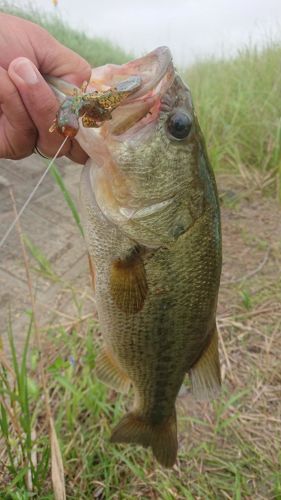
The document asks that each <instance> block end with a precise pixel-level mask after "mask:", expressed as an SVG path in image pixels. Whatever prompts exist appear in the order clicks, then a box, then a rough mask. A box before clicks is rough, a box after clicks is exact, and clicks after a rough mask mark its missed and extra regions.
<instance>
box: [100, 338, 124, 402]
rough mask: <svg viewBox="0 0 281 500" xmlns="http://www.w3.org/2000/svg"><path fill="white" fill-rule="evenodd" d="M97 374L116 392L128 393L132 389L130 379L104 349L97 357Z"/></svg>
mask: <svg viewBox="0 0 281 500" xmlns="http://www.w3.org/2000/svg"><path fill="white" fill-rule="evenodd" d="M96 374H97V377H98V378H99V379H100V380H101V381H102V382H104V384H106V385H108V386H109V387H112V389H115V390H116V391H119V392H125V393H126V392H128V390H129V388H130V384H131V382H130V379H129V378H128V376H127V374H126V373H125V372H124V370H122V368H121V367H120V365H119V364H118V362H117V361H116V359H115V358H114V356H113V354H111V353H110V351H109V350H108V349H106V348H103V349H102V351H101V352H100V354H99V355H98V357H97V360H96Z"/></svg>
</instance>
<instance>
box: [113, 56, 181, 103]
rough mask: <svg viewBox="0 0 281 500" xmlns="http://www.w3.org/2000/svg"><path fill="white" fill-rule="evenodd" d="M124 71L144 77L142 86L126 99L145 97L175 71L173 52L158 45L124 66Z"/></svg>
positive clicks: (127, 101)
mask: <svg viewBox="0 0 281 500" xmlns="http://www.w3.org/2000/svg"><path fill="white" fill-rule="evenodd" d="M123 70H124V73H126V72H127V71H128V75H138V76H140V78H141V79H142V85H141V88H140V89H139V90H138V91H136V92H134V93H133V94H132V95H131V96H129V97H128V98H127V99H126V103H129V102H132V101H135V100H136V99H138V98H140V97H144V96H145V95H146V94H148V93H149V92H150V91H152V90H153V89H155V88H156V87H157V86H158V85H159V83H160V82H161V81H162V80H163V78H164V77H165V76H167V74H168V75H170V74H171V73H174V67H173V60H172V54H171V52H170V49H169V48H168V47H166V46H162V47H158V48H156V49H155V50H153V51H152V52H149V53H148V54H147V55H145V56H143V57H140V58H138V59H136V60H134V61H130V62H129V63H127V64H126V65H124V66H123Z"/></svg>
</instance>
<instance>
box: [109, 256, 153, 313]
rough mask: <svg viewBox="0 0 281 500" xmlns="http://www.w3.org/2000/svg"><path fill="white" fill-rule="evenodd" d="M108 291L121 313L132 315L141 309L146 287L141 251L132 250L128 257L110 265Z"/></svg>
mask: <svg viewBox="0 0 281 500" xmlns="http://www.w3.org/2000/svg"><path fill="white" fill-rule="evenodd" d="M110 291H111V296H112V298H113V300H114V302H115V303H116V305H117V307H118V308H119V309H121V311H123V312H125V313H128V314H133V313H136V312H138V311H140V310H141V309H142V307H143V304H144V301H145V297H146V295H147V291H148V287H147V281H146V272H145V267H144V263H143V259H142V255H141V251H139V250H138V249H134V250H133V251H132V252H131V254H130V255H129V256H127V257H125V258H124V259H117V260H115V261H114V262H113V263H112V267H111V275H110Z"/></svg>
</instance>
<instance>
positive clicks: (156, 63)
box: [76, 47, 222, 468]
mask: <svg viewBox="0 0 281 500" xmlns="http://www.w3.org/2000/svg"><path fill="white" fill-rule="evenodd" d="M136 76H137V77H138V78H139V82H140V83H139V85H138V88H137V89H136V90H135V91H134V92H133V93H132V94H131V95H128V96H127V98H126V99H125V100H123V101H122V102H121V103H120V105H119V106H118V107H116V109H114V110H113V112H112V114H111V117H110V119H109V120H107V121H104V122H103V123H102V124H101V126H100V127H99V128H85V127H83V126H82V124H81V126H80V127H79V131H78V133H77V136H76V139H77V140H78V142H79V143H80V145H81V147H82V148H83V149H84V150H85V151H86V152H87V154H88V155H89V160H88V161H87V163H86V165H85V166H84V167H83V171H82V175H81V184H80V199H81V207H82V208H81V211H82V221H83V227H84V231H85V237H86V242H87V247H88V252H89V262H90V271H91V276H92V281H93V286H94V293H95V300H96V308H97V313H98V318H99V323H100V329H101V332H102V337H103V347H102V348H101V351H100V353H99V354H98V356H97V360H96V375H97V377H98V378H99V379H100V380H101V381H102V382H104V383H105V384H107V385H108V386H109V387H111V388H113V389H115V390H116V391H119V392H123V393H127V392H128V391H129V390H130V389H132V391H133V394H134V402H133V405H132V408H131V409H130V411H129V412H128V413H127V414H125V415H124V416H123V418H122V419H121V420H120V422H119V423H118V424H117V426H116V427H115V428H114V429H113V432H112V435H111V442H113V443H132V444H135V445H142V446H143V447H150V448H151V449H152V453H153V455H154V457H155V458H156V460H157V461H158V463H159V464H160V465H162V466H164V467H168V468H171V467H173V465H174V464H175V462H176V459H177V451H178V438H177V416H176V406H175V405H176V399H177V396H178V393H179V391H180V388H181V386H182V384H183V382H184V379H185V377H186V375H188V376H189V379H190V383H191V390H192V392H193V395H194V396H195V397H196V398H198V399H202V398H206V397H207V398H212V397H216V396H217V394H218V393H219V391H220V386H221V375H220V361H219V352H218V333H217V327H216V309H217V300H218V290H219V283H220V274H221V261H222V248H221V223H220V207H219V201H218V192H217V187H216V182H215V177H214V173H213V170H212V167H211V165H210V161H209V159H208V154H207V151H206V145H205V141H204V137H203V134H202V132H201V129H200V126H199V123H198V118H197V116H196V113H195V110H194V106H193V102H192V97H191V92H190V89H189V87H188V86H187V85H186V84H185V83H184V82H183V80H182V78H181V77H180V75H179V74H178V73H177V71H176V69H175V67H174V64H173V60H172V55H171V52H170V50H169V49H168V48H167V47H159V48H157V49H155V50H154V51H152V52H150V53H149V54H147V55H145V56H143V57H140V58H138V59H136V60H134V61H130V62H128V63H126V64H124V65H120V66H119V65H112V64H107V65H105V66H103V67H100V68H95V69H93V71H92V76H91V80H90V82H89V87H88V88H89V89H92V90H93V91H94V92H101V91H104V90H105V91H106V90H107V89H110V88H114V87H116V86H118V84H120V82H122V81H126V80H128V79H130V78H133V77H134V78H135V77H136ZM80 121H81V119H80Z"/></svg>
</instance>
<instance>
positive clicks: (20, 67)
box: [8, 57, 71, 156]
mask: <svg viewBox="0 0 281 500" xmlns="http://www.w3.org/2000/svg"><path fill="white" fill-rule="evenodd" d="M8 73H9V77H10V78H11V80H12V81H13V83H14V85H15V86H16V88H17V89H18V92H19V94H20V96H21V99H22V101H23V103H24V105H25V107H26V109H27V110H28V113H29V115H30V117H31V120H32V122H33V123H34V125H35V127H36V129H37V130H38V142H37V146H38V148H39V149H40V151H42V153H44V154H46V155H47V156H54V155H55V153H56V152H57V150H58V148H59V147H60V145H61V143H62V140H63V139H62V136H61V135H60V134H58V132H56V131H55V132H54V133H52V134H51V133H50V132H49V128H50V126H51V125H52V123H53V121H54V119H55V117H56V112H57V110H58V107H59V103H58V101H57V99H56V97H55V96H54V94H53V92H52V91H51V89H50V88H49V86H48V85H47V83H46V82H45V80H44V79H43V77H42V75H41V74H40V73H39V71H38V69H37V68H36V66H35V65H34V64H33V63H32V62H31V61H29V59H26V58H25V57H19V58H17V59H15V60H14V61H12V62H11V64H10V66H9V68H8ZM70 149H71V144H70V141H67V142H66V144H65V146H64V148H63V150H62V152H61V155H66V154H67V153H68V152H69V151H70Z"/></svg>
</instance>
